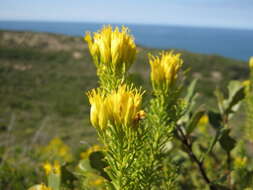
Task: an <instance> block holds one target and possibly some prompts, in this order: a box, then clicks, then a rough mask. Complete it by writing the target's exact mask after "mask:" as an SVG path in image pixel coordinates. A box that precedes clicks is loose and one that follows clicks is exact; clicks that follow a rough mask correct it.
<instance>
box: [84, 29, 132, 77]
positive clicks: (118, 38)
mask: <svg viewBox="0 0 253 190" xmlns="http://www.w3.org/2000/svg"><path fill="white" fill-rule="evenodd" d="M84 39H85V41H86V42H87V43H88V47H89V50H90V53H91V55H92V57H93V59H94V61H95V64H96V65H97V67H98V68H102V69H105V68H106V69H108V68H109V69H111V70H112V71H113V72H118V71H122V69H125V70H128V69H129V68H130V66H131V65H132V63H133V61H134V58H135V55H136V45H135V43H134V38H133V37H132V36H131V35H130V34H129V30H128V28H126V27H124V26H123V27H122V28H121V31H120V29H119V28H118V27H116V28H115V30H113V29H112V27H111V26H110V25H109V26H104V27H103V28H102V30H101V31H98V32H95V33H94V35H93V36H91V34H90V33H89V32H88V33H87V34H86V36H85V38H84Z"/></svg>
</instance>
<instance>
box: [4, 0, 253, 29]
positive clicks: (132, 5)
mask: <svg viewBox="0 0 253 190" xmlns="http://www.w3.org/2000/svg"><path fill="white" fill-rule="evenodd" d="M0 20H35V21H37V20H38V21H74V22H102V23H104V22H106V23H143V24H165V25H167V24H170V25H190V26H209V27H229V28H248V29H253V0H125V1H123V0H121V1H120V0H103V1H102V0H72V1H71V0H0Z"/></svg>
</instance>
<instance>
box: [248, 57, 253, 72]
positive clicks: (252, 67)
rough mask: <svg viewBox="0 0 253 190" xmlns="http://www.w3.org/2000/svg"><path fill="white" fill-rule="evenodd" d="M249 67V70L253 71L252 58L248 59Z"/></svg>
mask: <svg viewBox="0 0 253 190" xmlns="http://www.w3.org/2000/svg"><path fill="white" fill-rule="evenodd" d="M249 67H250V69H251V70H253V57H251V58H250V59H249Z"/></svg>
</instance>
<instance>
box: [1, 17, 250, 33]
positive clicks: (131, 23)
mask: <svg viewBox="0 0 253 190" xmlns="http://www.w3.org/2000/svg"><path fill="white" fill-rule="evenodd" d="M0 22H44V23H56V22H58V23H90V24H112V25H119V24H121V25H124V24H125V25H142V26H164V27H169V26H173V27H192V28H208V29H230V30H231V29H232V30H250V31H253V28H246V27H232V26H214V25H197V24H195V25H194V24H170V23H153V22H151V23H145V22H115V21H112V22H109V21H77V20H76V21H75V20H30V19H29V20H28V19H20V20H19V19H15V20H14V19H1V18H0Z"/></svg>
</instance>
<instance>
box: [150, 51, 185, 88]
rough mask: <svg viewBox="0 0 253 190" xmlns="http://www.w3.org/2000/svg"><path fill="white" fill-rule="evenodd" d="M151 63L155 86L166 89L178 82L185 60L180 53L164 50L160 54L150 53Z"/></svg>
mask: <svg viewBox="0 0 253 190" xmlns="http://www.w3.org/2000/svg"><path fill="white" fill-rule="evenodd" d="M149 63H150V66H151V81H152V84H153V87H154V88H155V89H157V88H159V89H162V90H165V89H168V88H170V87H172V86H173V85H174V84H175V83H176V80H177V78H178V75H179V70H180V69H181V67H182V65H183V60H182V59H181V58H180V54H174V53H173V52H172V51H171V52H162V53H160V56H153V55H149Z"/></svg>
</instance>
